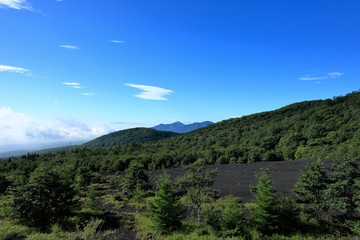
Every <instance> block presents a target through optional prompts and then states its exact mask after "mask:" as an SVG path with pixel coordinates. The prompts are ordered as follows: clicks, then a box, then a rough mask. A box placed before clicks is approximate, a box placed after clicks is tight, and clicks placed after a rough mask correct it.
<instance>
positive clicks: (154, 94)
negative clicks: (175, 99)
mask: <svg viewBox="0 0 360 240" xmlns="http://www.w3.org/2000/svg"><path fill="white" fill-rule="evenodd" d="M125 85H126V86H129V87H133V88H138V89H140V90H142V91H143V92H141V93H139V94H137V95H135V97H138V98H142V99H149V100H167V98H165V97H164V96H166V95H170V94H172V93H173V92H174V91H172V90H169V89H165V88H160V87H154V86H146V85H137V84H132V83H126V84H125Z"/></svg>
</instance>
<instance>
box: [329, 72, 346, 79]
mask: <svg viewBox="0 0 360 240" xmlns="http://www.w3.org/2000/svg"><path fill="white" fill-rule="evenodd" d="M327 75H328V76H330V77H332V78H336V77H341V76H343V75H344V74H343V73H341V72H329V73H328V74H327Z"/></svg>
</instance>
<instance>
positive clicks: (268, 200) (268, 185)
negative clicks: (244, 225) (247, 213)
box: [251, 169, 278, 234]
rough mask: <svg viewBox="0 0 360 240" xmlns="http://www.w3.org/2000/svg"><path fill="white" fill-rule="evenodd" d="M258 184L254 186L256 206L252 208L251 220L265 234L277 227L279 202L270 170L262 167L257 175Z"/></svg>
mask: <svg viewBox="0 0 360 240" xmlns="http://www.w3.org/2000/svg"><path fill="white" fill-rule="evenodd" d="M257 179H258V184H257V185H256V186H255V187H254V188H252V192H253V194H254V196H255V201H254V206H253V208H252V209H251V221H252V222H253V223H254V226H255V228H256V229H257V230H259V231H260V232H262V233H264V234H268V233H272V232H274V231H275V230H276V228H277V220H278V213H277V204H278V201H277V200H276V196H275V193H276V191H275V189H274V188H273V186H272V180H271V178H270V175H269V172H268V170H266V169H262V171H261V173H260V175H258V177H257Z"/></svg>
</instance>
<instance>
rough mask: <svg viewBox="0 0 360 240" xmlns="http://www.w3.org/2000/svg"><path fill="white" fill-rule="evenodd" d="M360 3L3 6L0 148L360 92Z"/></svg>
mask: <svg viewBox="0 0 360 240" xmlns="http://www.w3.org/2000/svg"><path fill="white" fill-rule="evenodd" d="M359 10H360V1H358V0H346V1H338V0H336V1H334V0H326V1H325V0H319V1H313V0H302V1H297V0H294V1H285V0H274V1H267V0H254V1H241V0H224V1H212V0H181V1H179V0H174V1H165V0H161V1H160V0H154V1H149V0H106V1H92V0H87V1H84V0H76V1H70V0H62V1H59V0H41V1H40V0H0V23H1V28H0V31H1V37H0V132H1V135H0V147H1V146H4V145H5V144H16V143H24V144H25V143H28V142H43V143H49V142H57V141H68V140H69V141H70V140H81V139H90V138H93V137H96V136H98V135H101V134H104V133H107V132H109V131H113V130H118V129H124V128H129V127H136V126H153V125H156V124H159V123H169V122H171V121H175V120H179V121H182V122H185V123H189V122H195V121H205V120H210V121H214V122H216V121H221V120H224V119H228V118H231V117H237V116H242V115H247V114H251V113H256V112H261V111H269V110H274V109H276V108H279V107H282V106H284V105H287V104H290V103H294V102H298V101H304V100H314V99H324V98H331V97H333V96H339V95H344V94H346V93H349V92H352V91H355V90H358V89H359V79H360V76H359V75H360V73H359V70H358V69H359V66H358V65H359V62H360V59H359V58H360V45H359V42H360V15H359V14H358V12H359Z"/></svg>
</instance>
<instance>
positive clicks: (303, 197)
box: [293, 160, 329, 220]
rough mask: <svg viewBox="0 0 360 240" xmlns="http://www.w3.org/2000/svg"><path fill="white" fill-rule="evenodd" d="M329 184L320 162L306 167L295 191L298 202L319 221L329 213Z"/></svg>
mask: <svg viewBox="0 0 360 240" xmlns="http://www.w3.org/2000/svg"><path fill="white" fill-rule="evenodd" d="M328 183H329V179H328V177H327V175H326V172H325V170H324V164H323V163H322V162H321V161H320V160H318V161H316V162H313V163H310V164H308V165H307V166H306V171H304V172H302V173H301V175H300V177H299V178H298V180H297V182H296V184H295V187H294V190H293V192H294V194H295V196H296V197H297V199H298V202H299V203H302V204H305V212H306V213H307V214H309V216H310V217H315V218H317V220H320V215H321V213H323V212H326V211H327V203H326V200H325V189H326V188H327V184H328Z"/></svg>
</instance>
